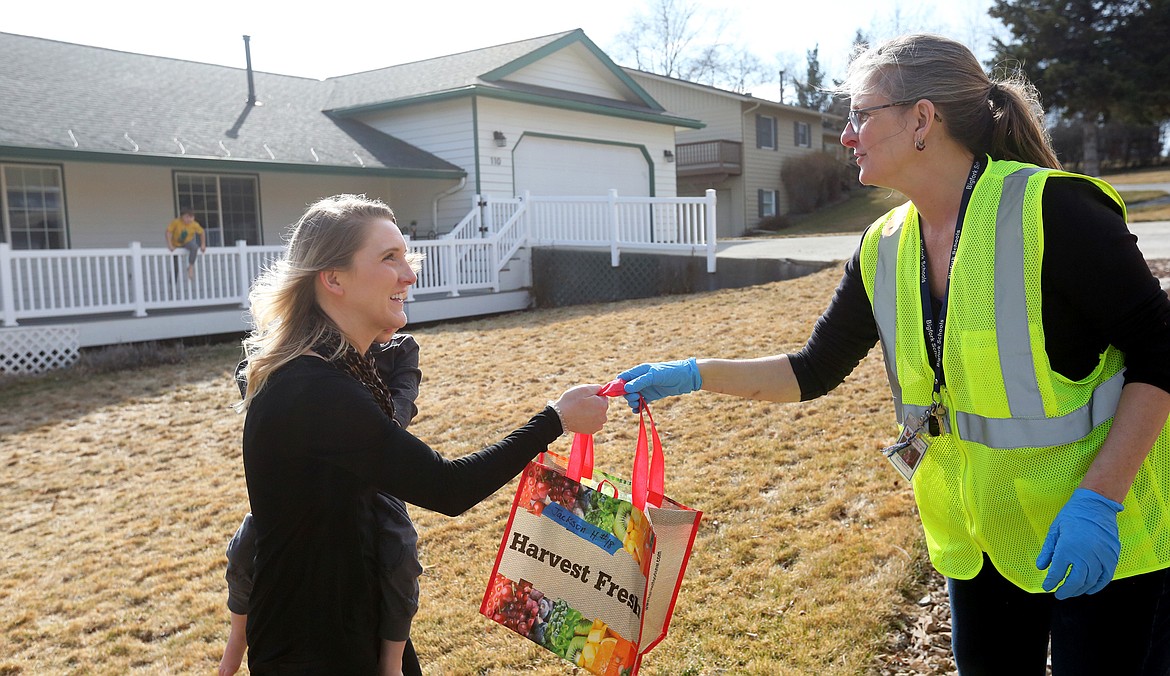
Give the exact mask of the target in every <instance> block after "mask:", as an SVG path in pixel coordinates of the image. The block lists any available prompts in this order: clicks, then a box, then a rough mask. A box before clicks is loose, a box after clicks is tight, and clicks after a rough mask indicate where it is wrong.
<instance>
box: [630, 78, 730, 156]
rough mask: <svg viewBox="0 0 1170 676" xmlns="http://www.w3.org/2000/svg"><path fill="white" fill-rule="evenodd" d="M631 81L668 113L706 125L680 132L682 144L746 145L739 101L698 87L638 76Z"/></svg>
mask: <svg viewBox="0 0 1170 676" xmlns="http://www.w3.org/2000/svg"><path fill="white" fill-rule="evenodd" d="M630 77H631V78H632V79H633V80H634V81H635V82H637V83H638V84H640V85H641V86H642V88H643V89H645V90H646V91H647V93H649V94H650V96H652V97H654V100H655V101H657V102H658V103H659V104H661V105H662V107H663V108H665V109H666V110H667V111H668V112H671V113H673V114H675V115H681V116H682V117H688V118H691V119H695V120H700V121H702V122H703V123H704V124H705V125H707V126H706V127H703V128H702V129H685V130H679V132H678V134H677V137H678V142H679V143H690V142H692V141H714V140H723V141H742V140H743V137H744V121H743V116H742V114H741V110H742V109H741V107H740V103H739V101H738V100H736V99H734V98H731V97H728V96H727V95H724V94H720V93H718V92H716V91H713V90H712V91H707V90H703V89H699V88H697V87H692V86H687V85H679V84H673V83H670V82H663V81H662V80H660V79H657V78H650V77H646V76H642V75H638V74H636V73H631V74H630Z"/></svg>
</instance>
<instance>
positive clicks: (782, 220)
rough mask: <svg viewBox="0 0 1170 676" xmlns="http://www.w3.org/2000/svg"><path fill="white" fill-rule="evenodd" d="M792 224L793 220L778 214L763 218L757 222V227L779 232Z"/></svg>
mask: <svg viewBox="0 0 1170 676" xmlns="http://www.w3.org/2000/svg"><path fill="white" fill-rule="evenodd" d="M790 225H792V221H791V220H790V219H789V218H788V217H787V216H785V215H783V214H776V215H775V216H767V217H765V218H761V219H760V222H759V223H757V224H756V229H758V230H767V231H768V232H778V231H780V230H783V229H784V228H787V227H788V226H790Z"/></svg>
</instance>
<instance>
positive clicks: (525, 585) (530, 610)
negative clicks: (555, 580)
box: [487, 574, 543, 637]
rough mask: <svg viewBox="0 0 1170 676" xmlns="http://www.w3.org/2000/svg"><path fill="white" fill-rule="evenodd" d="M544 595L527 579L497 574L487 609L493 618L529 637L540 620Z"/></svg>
mask: <svg viewBox="0 0 1170 676" xmlns="http://www.w3.org/2000/svg"><path fill="white" fill-rule="evenodd" d="M542 598H543V595H542V594H541V593H540V592H539V591H535V590H533V589H532V583H531V582H527V581H525V580H521V581H520V582H512V581H511V580H509V579H508V578H506V577H504V576H503V575H498V574H497V575H496V579H495V581H494V583H493V586H492V594H491V597H490V598H489V599H488V604H487V609H488V612H490V613H491V618H492V620H494V621H495V622H498V623H500V624H502V625H504V626H505V627H507V628H509V629H511V630H512V631H514V632H516V633H517V634H520V635H521V636H525V637H529V634H530V632H532V631H533V629H534V627H535V625H536V624H537V622H538V617H539V615H540V601H541V599H542Z"/></svg>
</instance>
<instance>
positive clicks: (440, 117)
mask: <svg viewBox="0 0 1170 676" xmlns="http://www.w3.org/2000/svg"><path fill="white" fill-rule="evenodd" d="M483 102H484V100H483V99H480V100H479V106H480V107H481V109H482V106H483ZM481 115H482V112H481ZM361 121H362V122H364V123H365V124H368V125H369V126H371V127H373V128H374V129H377V130H378V131H381V132H383V133H385V134H389V135H391V136H393V137H395V138H398V139H400V140H402V141H405V142H407V143H409V144H411V145H413V146H416V147H418V148H421V149H423V150H425V151H427V152H429V153H431V154H432V155H434V156H436V157H439V158H441V159H444V160H446V161H448V162H450V163H451V164H454V165H456V166H458V167H460V168H462V169H463V170H464V171H466V172H467V184H466V186H465V187H464V188H463V190H461V191H459V192H458V193H455V194H453V195H450V196H448V197H444V198H443V199H442V200H441V201H440V202H439V226H438V231H439V232H446V231H448V230H450V229H451V227H452V226H454V225H455V224H456V223H458V222H459V220H460V219H462V218H463V217H464V216H466V215H467V212H468V210H469V209H470V208H471V202H472V196H473V195H474V194H475V139H474V138H473V131H472V130H473V129H474V121H473V119H472V112H471V104H470V102H469V100H468V99H466V98H458V99H454V100H451V101H440V102H438V103H432V104H425V105H419V106H411V107H406V108H395V109H392V110H388V111H384V112H380V113H375V114H373V115H368V116H366V117H363V118H361ZM491 137H492V128H491V127H485V126H484V125H483V124H482V123H481V124H480V147H481V148H486V147H487V145H488V144H490V143H491ZM492 147H493V148H494V146H492ZM454 185H457V183H454V182H446V184H445V185H443V187H442V188H440V191H441V190H444V189H446V188H448V187H453V186H454ZM431 199H433V196H432V197H431ZM429 204H430V201H429V200H428V211H427V213H426V215H425V217H426V220H425V221H424V220H423V219H421V218H420V219H418V222H419V225H420V229H423V228H422V227H421V226H422V225H423V224H424V223H426V224H427V229H429V228H430V227H431V225H432V224H431V221H432V218H431V214H430V211H429V209H430V207H429Z"/></svg>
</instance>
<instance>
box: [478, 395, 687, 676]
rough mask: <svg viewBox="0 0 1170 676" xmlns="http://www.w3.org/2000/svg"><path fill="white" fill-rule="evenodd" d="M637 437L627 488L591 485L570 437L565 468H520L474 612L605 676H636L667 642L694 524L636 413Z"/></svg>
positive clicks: (550, 464)
mask: <svg viewBox="0 0 1170 676" xmlns="http://www.w3.org/2000/svg"><path fill="white" fill-rule="evenodd" d="M623 385H624V383H622V382H621V381H614V382H613V383H610V384H609V385H606V386H605V388H603V389H602V391H601V393H602V394H606V395H608V396H618V395H620V394H621V393H622V392H623V391H624V390H623ZM639 426H640V429H639V434H638V444H637V448H636V450H635V454H634V465H633V470H632V473H631V476H630V480H628V481H626V480H624V479H619V478H617V477H614V476H611V475H609V474H605V473H603V472H598V478H596V479H595V478H594V477H593V437H592V436H591V435H582V434H578V435H576V436H575V437H574V439H573V445H572V448H571V451H570V454H569V458H568V459H565V458H564V457H563V456H560V455H557V454H555V453H551V452H546V453H542V454H541V455H540V456H538V457H537V458H536V459H535V460H533V461H532V462H530V463H528V466H527V467H526V468H525V469H524V472H523V474H522V475H521V478H520V484H519V486H518V488H517V490H516V498H515V500H514V501H513V503H512V511H511V514H510V515H509V517H508V524H507V526H506V527H505V528H504V537H503V539H502V541H501V542H500V550H499V553H498V554H497V555H496V562H495V566H494V567H493V569H492V575H491V578H490V580H489V582H488V586H487V590H486V591H485V592H484V596H483V602H482V603H481V604H480V609H479V611H480V613H482V614H483V615H485V616H487V617H488V618H489V619H491V620H492V621H494V622H497V623H499V624H502V625H504V626H505V627H508V628H509V629H511V630H512V631H515V632H516V633H518V634H520V635H521V636H524V637H526V638H528V639H530V640H532V641H533V642H535V643H537V644H539V645H541V646H543V647H544V648H546V649H548V650H550V651H552V652H553V653H556V654H557V655H559V656H561V657H562V658H564V659H566V660H568V661H570V662H572V663H573V664H575V665H577V666H579V667H582V668H584V669H585V670H587V671H589V672H590V673H593V674H602V675H604V676H634V675H635V674H637V673H638V669H639V667H640V666H641V661H642V657H643V656H644V655H645V654H646V653H647V652H649V651H650V649H651V648H653V647H654V646H655V645H657V644H658V643H659V642H660V641H662V639H663V638H665V637H666V630H667V627H668V625H669V624H670V618H671V615H672V614H673V612H674V604H675V600H676V599H677V597H678V591H679V587H680V585H681V584H682V578H683V573H684V572H685V570H686V566H687V561H688V559H689V558H690V554H691V548H692V547H693V546H694V541H695V535H696V534H697V532H698V528H699V519H700V517H701V516H702V513H701V512H699V511H696V510H693V509H691V508H689V507H686V506H684V505H682V504H679V503H678V502H675V501H674V500H671V499H670V498H668V497H666V496H665V495H664V493H663V484H664V479H665V464H664V460H663V455H662V442H661V441H660V439H659V437H658V430H657V428H656V427H655V425H654V419H653V417H651V415H650V411H649V410H648V409H647V407H646V405H645V403H644V402H643V404H642V413H641V415H640V419H639ZM647 427H648V428H649V437H648V436H647ZM651 451H652V452H651Z"/></svg>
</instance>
